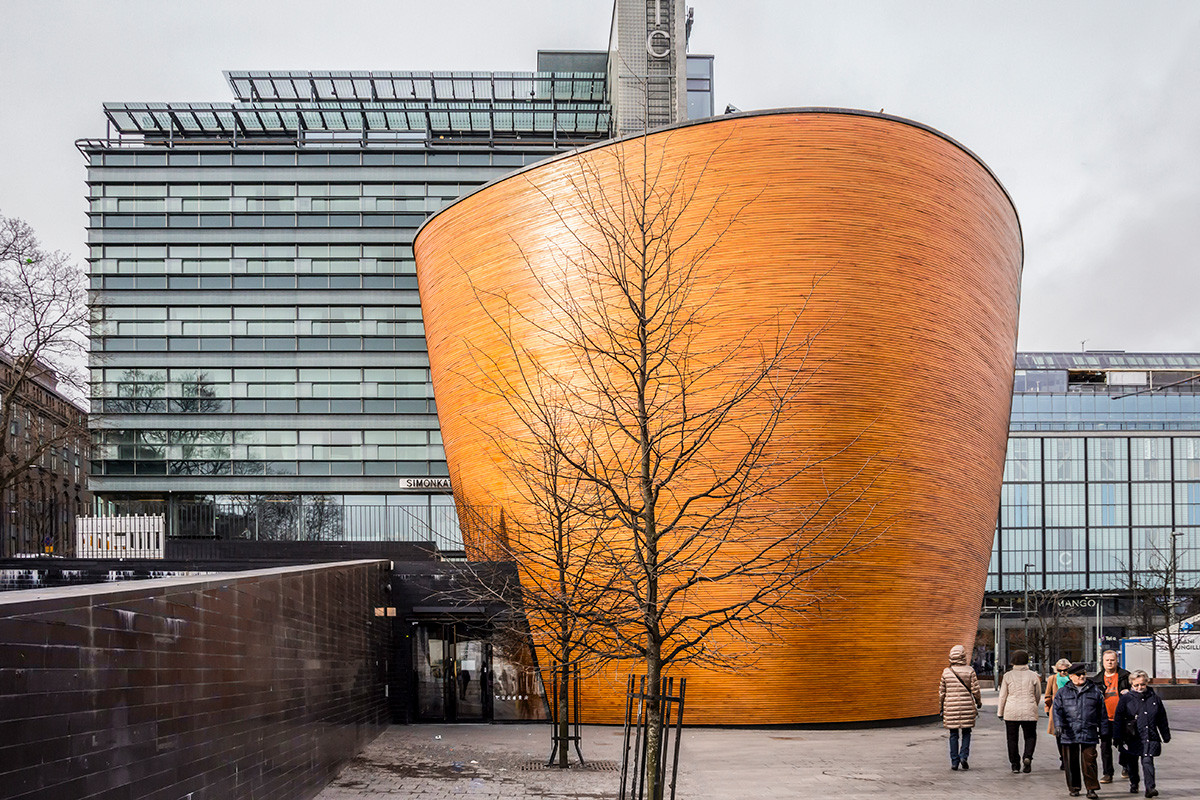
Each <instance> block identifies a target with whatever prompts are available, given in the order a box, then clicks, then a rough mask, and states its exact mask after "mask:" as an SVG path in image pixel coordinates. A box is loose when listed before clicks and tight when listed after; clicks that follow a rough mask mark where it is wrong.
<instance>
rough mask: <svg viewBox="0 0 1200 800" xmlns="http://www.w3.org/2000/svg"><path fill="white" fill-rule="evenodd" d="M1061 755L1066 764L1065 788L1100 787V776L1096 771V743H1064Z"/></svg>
mask: <svg viewBox="0 0 1200 800" xmlns="http://www.w3.org/2000/svg"><path fill="white" fill-rule="evenodd" d="M1062 755H1063V761H1064V762H1065V763H1066V765H1067V789H1069V790H1076V789H1080V788H1083V787H1087V788H1088V789H1099V788H1100V776H1099V774H1098V773H1097V772H1096V745H1094V744H1064V745H1063V746H1062ZM1080 773H1082V777H1083V780H1082V781H1080ZM1081 784H1082V786H1081Z"/></svg>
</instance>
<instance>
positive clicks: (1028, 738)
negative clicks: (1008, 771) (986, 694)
mask: <svg viewBox="0 0 1200 800" xmlns="http://www.w3.org/2000/svg"><path fill="white" fill-rule="evenodd" d="M1041 700H1042V679H1041V678H1039V677H1038V675H1037V673H1036V672H1034V671H1033V670H1031V669H1030V668H1029V654H1028V653H1026V652H1025V651H1024V650H1017V651H1016V652H1014V653H1013V654H1012V669H1011V670H1009V671H1008V672H1007V673H1006V674H1005V675H1004V680H1003V681H1002V682H1001V683H1000V702H999V705H997V706H996V715H997V716H999V717H1000V718H1001V719H1003V720H1004V728H1005V733H1006V734H1007V736H1008V761H1009V763H1010V764H1012V771H1013V772H1022V771H1024V772H1029V770H1030V769H1032V768H1033V748H1034V747H1036V746H1037V719H1038V704H1039V703H1040V702H1041ZM1018 731H1020V732H1021V733H1022V734H1023V735H1024V736H1025V751H1024V754H1023V756H1018V755H1017V732H1018Z"/></svg>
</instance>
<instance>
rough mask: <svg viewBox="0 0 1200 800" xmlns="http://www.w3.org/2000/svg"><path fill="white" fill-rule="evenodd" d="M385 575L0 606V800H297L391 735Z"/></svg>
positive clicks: (167, 583) (296, 570)
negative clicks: (380, 612) (381, 613)
mask: <svg viewBox="0 0 1200 800" xmlns="http://www.w3.org/2000/svg"><path fill="white" fill-rule="evenodd" d="M388 579H389V570H388V564H387V562H364V561H360V562H348V563H341V564H324V565H315V566H304V567H286V568H277V569H269V570H256V571H252V572H242V573H236V574H228V573H227V574H223V575H213V576H206V577H203V578H195V577H192V578H168V579H163V580H154V581H136V582H127V583H121V584H116V585H111V586H97V585H90V586H69V587H61V588H55V589H49V590H44V591H39V590H34V591H17V592H7V593H4V594H0V798H5V799H6V800H7V799H8V798H13V799H14V800H15V799H16V798H20V800H33V798H47V800H51V799H53V800H67V799H68V798H69V799H70V800H84V799H85V798H101V797H103V798H106V799H110V798H111V799H113V800H126V799H129V800H132V798H146V799H147V800H166V799H167V798H172V799H174V798H180V800H182V798H189V800H205V798H220V800H235V799H236V798H255V799H256V800H259V799H261V800H276V799H278V800H295V799H296V798H307V797H311V796H313V795H314V794H316V793H317V792H318V791H319V790H320V788H321V787H322V786H324V785H325V784H326V783H327V782H328V781H329V780H330V779H331V778H332V777H333V776H334V774H335V772H336V770H337V768H338V766H339V765H340V764H341V763H342V762H343V761H345V760H346V759H348V758H350V757H351V756H353V755H354V754H355V753H356V752H357V751H358V749H359V748H360V747H361V746H362V745H364V744H365V743H366V742H368V741H370V740H371V739H372V738H374V737H375V736H376V735H377V734H378V733H379V732H380V731H381V730H382V729H383V726H384V724H385V723H386V722H387V698H386V696H385V694H386V693H385V676H386V658H387V655H388V653H389V648H390V638H391V630H390V628H391V626H390V624H389V623H390V622H391V621H392V620H389V619H386V618H379V617H375V616H374V614H373V609H374V608H375V607H381V606H386V605H388V604H389V603H388V600H387V596H388V588H387V584H388Z"/></svg>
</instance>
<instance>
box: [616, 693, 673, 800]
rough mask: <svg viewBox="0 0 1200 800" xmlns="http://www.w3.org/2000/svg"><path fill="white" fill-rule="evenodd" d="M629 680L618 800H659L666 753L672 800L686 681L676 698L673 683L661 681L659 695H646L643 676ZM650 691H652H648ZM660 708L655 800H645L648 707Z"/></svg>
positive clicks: (665, 766) (650, 799) (665, 764)
mask: <svg viewBox="0 0 1200 800" xmlns="http://www.w3.org/2000/svg"><path fill="white" fill-rule="evenodd" d="M634 681H635V678H634V676H633V675H630V676H629V683H628V685H627V687H626V690H625V744H624V750H623V752H622V757H621V791H620V793H619V794H618V795H617V797H618V800H662V797H663V785H664V779H665V777H666V774H667V753H668V751H670V752H671V800H675V780H676V777H677V776H678V774H679V740H680V734H681V732H682V728H683V698H684V693H685V691H686V689H687V678H680V679H679V694H675V679H674V678H663V679H662V682H661V684H660V685H659V687H658V689H659V690H658V691H657V692H654V691H651V692H649V693H647V691H646V676H645V675H642V676H639V677H638V678H637V690H636V691H635V690H634ZM651 688H653V687H651ZM651 703H656V704H657V705H658V708H659V712H660V713H659V716H658V719H659V722H658V739H659V741H660V742H661V743H662V746H661V747H660V748H659V751H658V755H659V758H658V764H657V765H655V769H656V772H657V774H658V781H657V785H658V792H657V797H651V798H647V797H646V757H647V748H646V743H647V741H648V740H649V737H650V707H651ZM672 714H674V718H675V721H674V727H675V745H674V748H672V746H671V726H672V722H671V715H672ZM631 732H632V734H633V742H632V746H633V754H632V759H631V757H630V741H629V738H630V733H631Z"/></svg>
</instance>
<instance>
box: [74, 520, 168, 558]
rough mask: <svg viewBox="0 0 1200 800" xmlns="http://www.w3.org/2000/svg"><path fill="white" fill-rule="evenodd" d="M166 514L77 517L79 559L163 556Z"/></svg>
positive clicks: (77, 555)
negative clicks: (164, 516) (164, 518)
mask: <svg viewBox="0 0 1200 800" xmlns="http://www.w3.org/2000/svg"><path fill="white" fill-rule="evenodd" d="M163 538H164V537H163V517H162V516H150V515H146V516H142V515H141V514H138V515H136V516H126V517H76V518H75V556H76V558H162V557H163Z"/></svg>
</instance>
